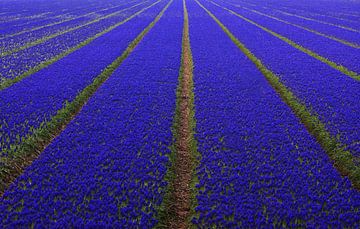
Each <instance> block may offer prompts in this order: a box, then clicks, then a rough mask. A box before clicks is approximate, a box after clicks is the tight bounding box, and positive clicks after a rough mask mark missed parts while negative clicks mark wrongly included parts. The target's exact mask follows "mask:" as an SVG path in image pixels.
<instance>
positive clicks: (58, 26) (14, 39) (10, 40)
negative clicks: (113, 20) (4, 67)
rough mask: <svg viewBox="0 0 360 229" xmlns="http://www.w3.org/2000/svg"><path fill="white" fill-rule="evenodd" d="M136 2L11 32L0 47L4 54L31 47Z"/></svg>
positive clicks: (112, 14)
mask: <svg viewBox="0 0 360 229" xmlns="http://www.w3.org/2000/svg"><path fill="white" fill-rule="evenodd" d="M135 4H136V3H132V2H131V3H123V4H121V5H119V6H117V7H114V8H110V9H107V8H106V9H101V10H99V11H93V12H90V13H87V14H84V15H81V16H79V17H76V18H70V19H68V20H64V21H62V22H61V23H52V24H50V25H43V26H40V27H36V28H33V29H31V30H30V31H29V32H27V31H24V32H23V33H22V32H21V33H16V34H10V36H9V37H5V38H3V39H1V43H0V49H1V52H2V56H7V55H10V54H12V53H14V52H17V51H20V50H23V49H24V48H28V47H31V46H33V44H38V43H39V42H41V43H42V42H44V41H46V40H48V39H51V38H54V36H60V35H62V34H64V33H68V32H71V31H73V30H77V29H81V28H82V27H84V26H87V25H91V24H94V23H96V22H98V21H101V20H104V19H106V18H109V17H112V16H115V15H117V14H119V13H121V12H122V11H124V9H127V8H128V7H130V6H132V5H135ZM10 28H11V27H10ZM6 32H7V31H6ZM48 37H50V38H48Z"/></svg>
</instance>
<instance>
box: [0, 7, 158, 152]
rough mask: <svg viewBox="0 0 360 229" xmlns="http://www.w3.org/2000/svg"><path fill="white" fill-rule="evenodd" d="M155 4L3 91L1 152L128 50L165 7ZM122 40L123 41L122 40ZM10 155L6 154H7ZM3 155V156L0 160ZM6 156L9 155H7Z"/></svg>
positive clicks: (45, 119)
mask: <svg viewBox="0 0 360 229" xmlns="http://www.w3.org/2000/svg"><path fill="white" fill-rule="evenodd" d="M164 4H165V3H164V2H160V3H159V1H158V2H155V3H154V4H153V5H152V6H151V7H147V8H148V9H147V10H146V9H143V10H141V11H139V13H137V15H138V16H137V18H134V19H132V20H130V21H128V22H126V23H125V24H123V25H122V26H119V27H117V28H114V30H112V31H111V32H109V33H107V34H104V35H103V36H101V37H98V38H97V39H95V40H94V41H93V42H91V43H90V44H88V45H87V46H84V47H83V48H81V49H79V50H77V51H75V52H73V53H72V54H70V55H68V56H67V57H65V58H63V59H61V60H59V61H57V62H56V63H54V64H52V65H50V66H49V67H47V68H45V69H43V70H42V71H39V72H37V73H35V74H33V75H31V77H28V78H25V79H23V80H22V81H20V82H19V83H17V84H15V85H13V86H12V87H9V88H7V89H5V90H3V91H1V92H0V97H1V101H0V104H1V105H0V106H1V108H2V112H1V114H0V115H1V117H0V123H1V124H0V130H1V131H0V133H1V136H0V139H1V141H0V144H1V149H2V151H4V150H6V149H9V148H11V147H10V146H11V145H12V144H19V143H21V141H22V140H23V139H24V138H26V137H27V135H29V134H31V133H33V132H34V130H35V129H37V128H39V127H41V126H42V125H44V123H45V122H46V121H48V120H49V119H51V117H52V116H53V115H55V114H56V113H57V111H58V110H59V109H61V108H62V107H64V105H65V104H66V102H71V101H72V100H73V99H74V98H75V97H76V95H77V94H78V93H79V91H81V90H82V89H83V88H85V87H86V86H87V85H88V84H90V83H91V82H92V81H93V80H94V78H95V77H96V76H97V75H99V74H100V73H101V72H102V70H103V69H104V68H105V67H106V66H107V65H109V64H110V63H111V62H112V61H113V60H114V59H116V57H117V56H119V55H121V53H122V52H123V51H124V50H125V49H126V47H127V46H128V45H129V44H130V43H131V41H132V40H133V39H134V38H135V37H136V36H137V34H139V33H140V32H141V31H142V30H143V29H144V28H145V27H146V25H147V24H149V23H150V21H151V20H153V18H154V17H155V15H156V14H157V13H158V12H159V11H160V9H161V8H162V7H163V5H164ZM119 38H121V39H119ZM5 154H7V153H5ZM3 156H4V153H2V155H1V157H3ZM5 156H6V155H5Z"/></svg>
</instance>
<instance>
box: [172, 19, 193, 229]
mask: <svg viewBox="0 0 360 229" xmlns="http://www.w3.org/2000/svg"><path fill="white" fill-rule="evenodd" d="M185 20H186V21H185V28H184V34H183V62H182V65H183V66H182V70H183V71H182V74H183V75H182V77H181V79H182V81H181V82H180V98H178V99H179V126H178V129H177V130H176V131H177V133H178V139H176V155H175V166H174V173H175V179H174V181H173V184H172V185H173V193H172V197H171V200H172V203H171V206H169V208H170V209H169V211H170V214H171V217H170V219H169V222H168V227H169V228H189V225H188V220H189V216H190V206H191V191H190V183H191V179H192V169H193V158H192V153H191V148H190V146H191V137H192V130H191V124H190V120H191V90H192V87H191V85H192V58H191V52H190V42H189V32H188V25H187V17H185Z"/></svg>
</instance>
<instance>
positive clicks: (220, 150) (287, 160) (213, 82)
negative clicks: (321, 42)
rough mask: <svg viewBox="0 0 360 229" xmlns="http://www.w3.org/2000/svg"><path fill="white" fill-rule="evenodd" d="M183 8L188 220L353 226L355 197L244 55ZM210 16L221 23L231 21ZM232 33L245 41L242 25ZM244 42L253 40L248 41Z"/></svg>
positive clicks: (359, 202)
mask: <svg viewBox="0 0 360 229" xmlns="http://www.w3.org/2000/svg"><path fill="white" fill-rule="evenodd" d="M201 4H204V5H205V3H204V1H202V2H201ZM188 6H189V22H190V37H191V48H192V53H193V60H194V66H195V68H194V88H195V91H194V93H195V109H196V113H195V118H196V127H197V128H196V135H195V136H196V139H197V141H198V150H199V152H200V154H201V155H202V159H201V162H200V165H199V167H198V169H197V171H198V179H199V184H198V185H197V188H198V189H199V193H198V195H197V199H198V206H197V208H196V210H197V213H198V215H197V216H196V217H195V218H194V219H193V223H195V225H203V226H205V227H216V226H218V227H227V228H235V227H269V226H273V227H299V226H300V227H303V226H307V227H322V226H326V225H331V226H335V227H341V226H346V225H347V226H350V225H352V226H355V225H357V224H358V222H359V220H360V218H359V215H358V212H359V210H360V195H359V193H358V192H357V191H356V190H354V189H353V188H351V184H350V182H349V181H348V179H347V178H343V177H341V176H340V175H339V173H338V171H336V170H335V169H334V168H333V167H332V165H331V161H330V160H329V158H328V156H327V155H326V153H325V152H324V151H323V150H322V148H321V147H320V145H319V144H318V143H316V139H314V138H313V137H312V136H311V135H309V133H308V132H307V130H306V129H305V127H304V125H303V124H302V123H301V122H300V121H299V119H298V118H297V117H296V116H295V115H294V114H293V112H292V110H291V109H290V108H289V107H288V106H287V104H285V103H284V102H283V101H282V100H281V98H280V96H279V94H277V93H276V92H275V91H274V89H273V88H272V87H271V86H270V85H269V82H268V81H267V79H266V78H265V77H264V75H263V74H262V73H261V72H260V71H259V70H258V69H257V68H256V67H255V65H254V63H253V62H252V61H250V60H249V59H248V55H249V54H248V53H247V54H246V55H244V54H243V53H242V52H241V51H240V50H239V49H237V47H236V45H235V44H234V43H232V41H231V40H230V39H229V37H228V36H227V35H226V34H225V33H224V32H223V31H222V29H221V28H220V27H219V26H218V25H217V23H215V22H214V21H212V19H211V18H210V17H209V15H208V14H207V13H206V12H205V11H204V9H202V7H200V6H199V5H197V4H196V3H195V2H189V4H188ZM206 8H208V7H207V6H206ZM209 8H211V7H210V5H209ZM215 9H216V8H214V10H213V9H211V11H214V12H215V11H216V10H215ZM218 14H219V15H221V16H219V20H221V21H224V23H225V22H228V21H229V22H230V21H231V23H227V24H237V20H236V19H234V18H228V17H227V16H226V14H220V13H218ZM235 22H236V23H235ZM239 28H241V33H243V34H244V36H249V34H247V33H245V31H248V30H249V28H248V27H246V26H244V25H240V26H239ZM234 32H236V31H234ZM251 32H252V34H257V35H258V36H259V37H261V36H262V35H261V34H260V33H257V32H256V31H254V30H252V31H251ZM236 35H238V33H236ZM249 39H251V40H252V41H253V42H256V39H255V37H254V36H250V37H249ZM264 39H265V40H266V39H267V38H266V37H264ZM270 41H271V40H270ZM257 45H258V44H257ZM267 45H268V46H271V47H274V46H273V45H269V43H268V44H267ZM276 47H277V46H276ZM282 54H284V53H282ZM273 58H274V57H273ZM305 58H306V57H305ZM303 60H304V59H303Z"/></svg>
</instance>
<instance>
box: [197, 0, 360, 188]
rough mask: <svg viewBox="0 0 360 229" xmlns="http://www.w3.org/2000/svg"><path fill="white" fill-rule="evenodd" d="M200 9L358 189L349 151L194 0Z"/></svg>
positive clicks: (358, 179) (358, 176)
mask: <svg viewBox="0 0 360 229" xmlns="http://www.w3.org/2000/svg"><path fill="white" fill-rule="evenodd" d="M195 1H196V2H197V3H198V4H199V5H200V7H201V8H203V9H204V10H205V11H206V12H207V13H208V14H209V15H210V17H211V18H212V19H214V20H215V21H216V23H217V24H218V25H219V26H220V27H221V28H222V30H223V31H224V32H225V33H226V34H227V35H228V36H229V37H230V39H231V40H232V41H233V42H234V43H235V44H236V46H237V47H238V48H239V49H240V50H241V51H242V52H243V53H244V54H245V55H246V56H247V57H248V58H249V59H250V60H251V61H252V62H253V63H254V64H255V65H256V67H257V68H258V69H259V70H260V71H261V73H262V74H263V75H264V76H265V78H266V79H267V81H268V82H269V83H270V85H271V86H272V87H273V88H274V90H275V91H276V92H277V93H278V94H279V95H280V97H281V98H282V100H283V101H284V102H285V103H286V104H287V105H288V106H289V107H290V108H291V109H292V111H293V112H294V113H295V115H296V116H297V117H298V118H299V119H300V120H301V122H302V123H303V124H304V125H305V127H306V128H307V130H308V131H309V133H310V134H312V135H313V136H314V137H315V138H316V139H317V141H318V142H319V144H320V145H321V146H322V148H323V149H324V150H325V152H326V153H327V154H328V156H329V157H330V158H331V159H332V160H333V163H334V166H335V167H336V168H337V169H338V171H339V172H340V173H341V174H342V175H344V176H348V177H349V179H350V181H351V182H352V184H353V186H354V187H355V188H357V189H360V168H359V167H357V166H356V164H355V163H354V157H353V156H352V154H351V153H350V152H349V151H346V150H344V146H343V145H342V144H341V143H340V142H338V141H337V139H336V137H334V136H332V135H331V134H330V133H329V132H328V131H327V130H326V127H325V125H324V124H323V123H322V122H321V121H320V119H319V118H318V116H316V115H312V114H311V112H310V111H309V110H308V109H307V108H306V106H305V105H303V104H302V103H301V102H300V100H299V99H298V98H297V97H296V96H295V95H294V94H293V93H292V92H291V91H290V90H289V89H288V88H287V87H286V86H285V85H284V84H282V83H281V82H280V79H279V77H277V76H276V75H275V74H274V73H273V72H271V71H270V70H269V69H268V68H267V67H266V66H265V65H264V64H263V63H262V62H261V60H260V59H258V58H257V57H256V56H255V55H254V54H252V53H251V51H250V50H249V49H248V48H246V46H245V45H244V44H243V43H241V42H240V41H239V40H238V39H237V38H236V37H235V36H234V35H233V34H232V33H231V32H230V31H229V29H227V28H226V26H225V25H224V24H222V23H221V21H220V20H219V19H217V18H216V17H215V15H214V14H212V13H211V12H210V11H209V10H208V9H206V8H205V7H204V6H203V5H202V4H201V3H200V2H198V0H195Z"/></svg>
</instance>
